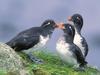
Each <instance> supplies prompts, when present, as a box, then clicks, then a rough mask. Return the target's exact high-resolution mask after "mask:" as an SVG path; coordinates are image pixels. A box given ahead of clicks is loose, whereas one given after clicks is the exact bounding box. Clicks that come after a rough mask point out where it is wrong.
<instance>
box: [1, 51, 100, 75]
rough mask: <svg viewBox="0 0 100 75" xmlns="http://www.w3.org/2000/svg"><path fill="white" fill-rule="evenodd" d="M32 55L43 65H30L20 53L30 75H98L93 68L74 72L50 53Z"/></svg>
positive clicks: (41, 52) (38, 52)
mask: <svg viewBox="0 0 100 75" xmlns="http://www.w3.org/2000/svg"><path fill="white" fill-rule="evenodd" d="M33 54H34V55H36V56H37V57H39V58H41V59H43V60H44V64H35V63H32V62H31V61H30V60H29V59H28V58H27V56H26V55H25V54H23V53H20V55H21V56H22V57H23V59H24V60H25V63H27V64H25V67H26V69H27V70H28V71H29V72H30V75H100V71H98V70H97V69H93V68H87V69H86V71H85V72H76V71H74V69H73V68H72V67H71V66H68V65H67V64H64V63H63V62H62V61H61V60H60V58H59V57H58V56H57V55H56V54H53V53H50V52H46V51H35V52H34V53H33ZM0 75H5V72H3V71H2V72H1V71H0Z"/></svg>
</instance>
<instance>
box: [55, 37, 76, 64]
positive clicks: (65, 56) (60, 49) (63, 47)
mask: <svg viewBox="0 0 100 75" xmlns="http://www.w3.org/2000/svg"><path fill="white" fill-rule="evenodd" d="M69 46H70V45H69V44H67V43H65V41H64V39H61V38H60V39H59V40H58V42H57V44H56V50H57V53H58V54H59V56H60V57H61V59H62V60H63V61H64V62H66V63H68V64H69V65H76V64H77V61H76V58H75V56H74V54H73V53H72V52H71V51H70V48H69Z"/></svg>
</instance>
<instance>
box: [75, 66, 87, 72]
mask: <svg viewBox="0 0 100 75" xmlns="http://www.w3.org/2000/svg"><path fill="white" fill-rule="evenodd" d="M74 70H75V71H81V72H85V68H84V67H78V68H74Z"/></svg>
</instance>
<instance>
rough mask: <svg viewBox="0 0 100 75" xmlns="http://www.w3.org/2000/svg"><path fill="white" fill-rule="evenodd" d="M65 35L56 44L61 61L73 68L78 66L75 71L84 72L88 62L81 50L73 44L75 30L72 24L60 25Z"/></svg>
mask: <svg viewBox="0 0 100 75" xmlns="http://www.w3.org/2000/svg"><path fill="white" fill-rule="evenodd" d="M58 28H60V29H62V30H63V32H64V34H63V36H61V37H60V38H59V40H58V42H57V44H56V49H57V53H58V54H59V56H60V57H61V59H62V60H63V61H64V62H66V63H67V64H69V65H71V66H76V67H75V70H77V71H79V70H80V71H84V70H85V65H86V64H87V62H86V61H85V58H84V56H83V54H82V52H81V50H80V48H79V47H78V46H77V45H75V44H74V43H73V39H74V35H75V29H74V27H73V26H72V25H70V24H60V25H59V27H58Z"/></svg>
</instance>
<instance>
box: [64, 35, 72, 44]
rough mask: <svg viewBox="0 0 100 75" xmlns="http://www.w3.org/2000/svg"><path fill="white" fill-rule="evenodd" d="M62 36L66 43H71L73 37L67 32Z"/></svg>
mask: <svg viewBox="0 0 100 75" xmlns="http://www.w3.org/2000/svg"><path fill="white" fill-rule="evenodd" d="M63 36H64V38H65V41H66V43H73V39H74V38H73V37H71V36H69V35H67V34H64V35H63Z"/></svg>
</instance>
